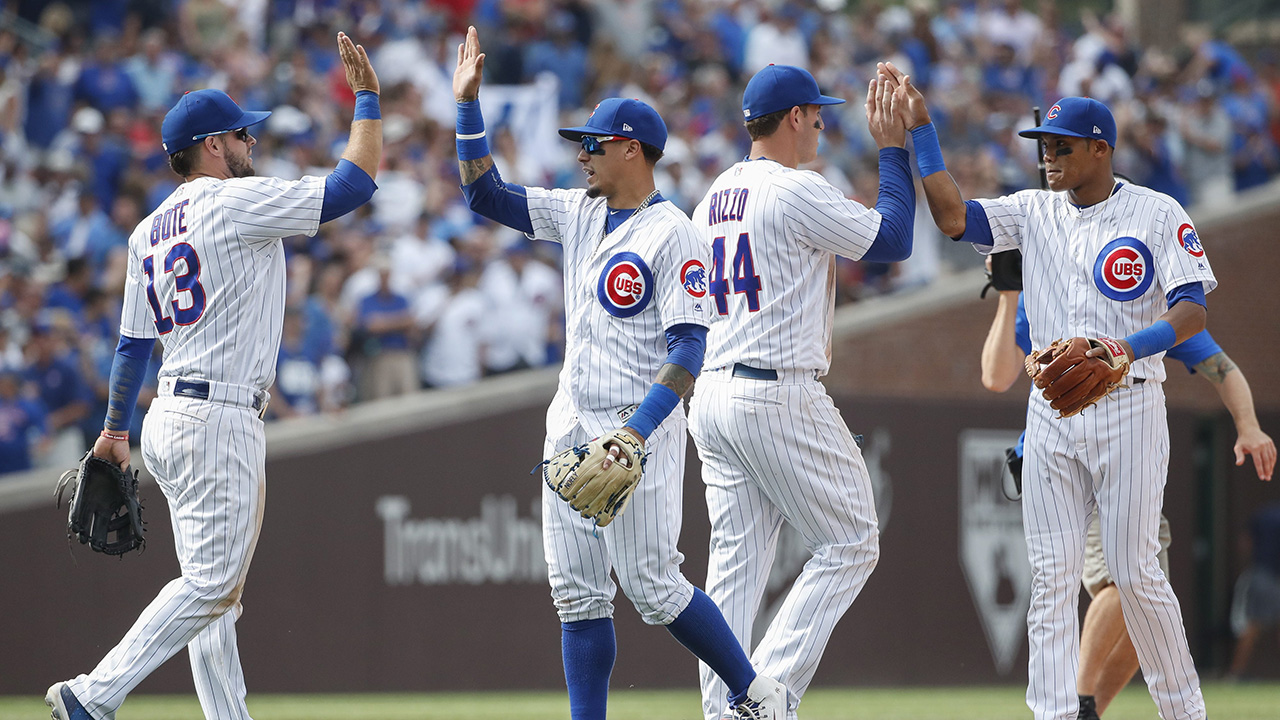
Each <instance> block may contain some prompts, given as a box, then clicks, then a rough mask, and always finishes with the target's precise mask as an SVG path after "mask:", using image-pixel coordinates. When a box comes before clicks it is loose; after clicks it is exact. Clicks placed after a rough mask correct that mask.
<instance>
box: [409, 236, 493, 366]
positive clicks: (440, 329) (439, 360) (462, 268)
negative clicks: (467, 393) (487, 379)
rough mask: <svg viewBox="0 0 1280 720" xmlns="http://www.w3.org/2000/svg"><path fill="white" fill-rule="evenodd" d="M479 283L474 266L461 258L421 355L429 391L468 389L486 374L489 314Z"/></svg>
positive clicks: (478, 272) (478, 275)
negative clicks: (452, 388) (445, 388)
mask: <svg viewBox="0 0 1280 720" xmlns="http://www.w3.org/2000/svg"><path fill="white" fill-rule="evenodd" d="M479 281H480V271H479V269H478V268H477V267H476V266H475V264H474V263H472V262H470V261H469V260H465V259H461V258H460V259H459V260H458V263H457V265H455V266H454V271H453V274H452V276H451V277H450V278H449V296H448V298H447V299H445V301H444V303H443V307H442V308H441V310H440V313H439V319H437V320H436V321H435V323H434V324H433V325H432V326H431V327H430V328H429V329H430V331H431V337H430V339H429V340H428V341H427V344H426V347H425V348H424V349H423V353H422V378H423V380H424V381H425V382H426V384H427V386H428V387H454V386H457V385H466V384H467V383H473V382H475V381H477V380H479V379H480V377H481V375H482V374H483V368H484V365H483V362H482V358H483V357H484V342H485V333H484V332H483V329H484V323H485V321H486V319H487V318H488V317H489V313H490V310H489V303H488V302H487V301H486V300H485V297H484V294H483V293H482V292H480V291H479V290H477V289H476V285H477V284H478V283H479Z"/></svg>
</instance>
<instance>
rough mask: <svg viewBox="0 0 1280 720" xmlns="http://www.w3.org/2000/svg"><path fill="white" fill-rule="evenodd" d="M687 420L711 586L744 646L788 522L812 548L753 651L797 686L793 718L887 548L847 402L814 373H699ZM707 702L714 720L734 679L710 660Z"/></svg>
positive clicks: (762, 664)
mask: <svg viewBox="0 0 1280 720" xmlns="http://www.w3.org/2000/svg"><path fill="white" fill-rule="evenodd" d="M690 428H691V429H692V432H693V438H694V442H695V443H696V444H697V446H698V454H699V457H701V459H702V477H703V481H704V482H705V483H706V486H707V508H708V510H709V512H710V515H711V557H710V562H709V567H708V569H707V594H708V595H709V596H710V597H711V599H712V600H714V601H715V602H716V604H717V605H719V606H720V609H721V610H722V611H723V612H724V616H725V620H726V621H727V622H728V623H729V627H730V628H731V629H732V630H733V632H734V634H735V635H736V636H737V638H738V640H739V641H740V642H741V643H742V645H743V647H744V648H750V647H751V642H752V639H753V638H752V637H751V630H752V625H753V623H754V621H755V616H756V613H757V612H758V611H759V607H760V600H761V598H762V596H763V594H764V591H765V585H766V581H767V580H768V577H769V570H770V567H771V566H772V565H773V558H774V553H775V551H776V550H777V539H778V531H779V530H780V529H781V527H782V523H783V521H784V520H785V521H786V522H788V523H789V524H791V526H792V527H794V528H795V529H796V530H797V531H798V532H799V533H800V535H801V536H802V537H803V539H804V543H805V547H806V548H807V549H808V550H809V552H810V553H812V557H811V558H810V559H809V560H808V562H806V563H805V565H804V569H803V570H802V571H801V572H800V575H799V577H798V578H796V581H795V583H794V584H793V586H792V588H791V591H790V592H789V593H788V594H787V598H786V600H785V601H784V602H783V604H782V607H781V608H780V609H779V611H778V614H777V616H776V617H775V618H774V620H773V622H772V623H771V624H770V625H769V628H768V630H767V631H766V632H765V636H764V637H763V638H762V639H761V640H760V644H759V645H758V646H757V647H756V649H755V652H754V653H752V654H751V660H752V664H753V665H754V666H755V667H756V670H757V671H758V672H760V673H761V674H763V675H767V676H769V677H772V678H775V679H777V680H780V681H781V682H783V683H784V684H786V686H787V689H788V690H789V691H790V693H791V697H790V698H789V702H788V705H789V707H788V717H791V718H794V717H795V713H796V707H797V705H798V704H799V700H800V697H801V696H802V695H804V692H805V690H806V689H807V688H808V687H809V683H810V681H812V680H813V675H814V673H815V672H816V671H817V669H818V662H819V660H821V659H822V653H823V651H824V650H825V649H826V646H827V641H828V639H829V638H830V637H831V633H832V631H833V630H834V629H835V626H836V623H837V622H838V621H839V620H840V618H841V617H842V616H843V615H844V613H845V611H847V610H848V609H849V606H850V605H851V604H853V601H854V599H855V598H856V597H857V596H858V593H860V592H861V591H862V588H863V587H864V586H865V585H866V582H867V579H868V578H869V577H870V575H871V572H872V570H874V569H875V566H876V562H877V561H878V559H879V556H880V546H879V529H878V527H877V524H876V511H875V500H874V498H873V496H872V492H871V479H870V477H869V476H868V474H867V467H866V464H865V463H864V462H863V460H862V452H861V451H860V450H859V449H858V447H857V445H856V444H855V443H854V441H853V435H852V434H851V433H850V432H849V429H848V427H847V426H846V425H845V423H844V420H843V418H841V416H840V411H839V410H837V409H836V407H835V404H834V403H833V402H832V401H831V397H830V396H829V395H827V392H826V389H825V388H824V387H823V385H822V384H821V383H819V382H818V381H817V380H814V379H813V374H812V373H809V374H808V375H807V378H806V377H805V376H804V375H802V374H795V375H791V376H784V377H783V378H782V380H781V381H769V380H753V379H749V378H740V377H733V376H732V375H731V374H730V373H728V372H723V371H720V372H717V371H711V372H704V373H703V374H702V376H701V377H700V378H698V384H697V391H696V392H695V393H694V396H693V401H692V403H691V414H690ZM700 670H701V676H702V678H701V679H702V697H703V712H704V714H705V716H706V717H707V718H714V719H716V720H719V718H720V717H721V714H722V713H723V712H724V709H725V706H726V702H725V700H726V697H727V692H728V688H727V687H726V686H725V684H724V683H723V682H721V681H720V679H719V678H718V677H716V675H715V673H714V672H712V671H711V669H710V668H709V667H707V666H706V665H705V664H702V665H700Z"/></svg>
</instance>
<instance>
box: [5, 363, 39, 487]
mask: <svg viewBox="0 0 1280 720" xmlns="http://www.w3.org/2000/svg"><path fill="white" fill-rule="evenodd" d="M21 389H22V386H21V377H20V376H19V374H18V372H17V371H16V370H13V369H0V473H7V472H18V471H21V470H30V469H31V467H32V462H31V456H32V452H31V451H32V448H33V447H36V446H38V445H41V444H43V443H44V442H45V434H46V432H47V430H46V428H47V426H46V416H45V412H44V409H43V408H42V407H41V406H40V402H39V401H37V400H32V399H30V398H25V397H23V396H22V394H21ZM38 452H39V451H38Z"/></svg>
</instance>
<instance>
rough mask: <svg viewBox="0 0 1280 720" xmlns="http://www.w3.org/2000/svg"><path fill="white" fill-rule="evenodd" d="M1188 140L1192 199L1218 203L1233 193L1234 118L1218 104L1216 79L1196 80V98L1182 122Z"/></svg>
mask: <svg viewBox="0 0 1280 720" xmlns="http://www.w3.org/2000/svg"><path fill="white" fill-rule="evenodd" d="M1178 129H1179V131H1180V132H1181V133H1182V139H1183V141H1184V142H1185V143H1186V144H1187V160H1186V168H1187V178H1188V179H1189V180H1190V185H1191V201H1192V202H1193V203H1195V204H1197V205H1200V204H1206V203H1216V202H1220V201H1222V200H1225V199H1227V198H1228V197H1230V196H1231V191H1232V183H1233V179H1232V177H1231V169H1232V168H1231V135H1232V130H1231V118H1229V117H1227V113H1226V112H1225V111H1224V110H1223V109H1222V108H1221V107H1220V106H1219V105H1218V102H1217V93H1216V91H1215V90H1214V87H1213V83H1212V82H1210V81H1208V80H1201V81H1200V82H1199V83H1197V84H1196V97H1195V101H1194V102H1193V103H1192V104H1190V105H1189V106H1187V108H1186V110H1185V111H1184V112H1183V115H1182V118H1181V121H1180V123H1179V126H1178Z"/></svg>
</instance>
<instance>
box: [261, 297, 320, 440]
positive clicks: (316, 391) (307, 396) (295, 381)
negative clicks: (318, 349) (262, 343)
mask: <svg viewBox="0 0 1280 720" xmlns="http://www.w3.org/2000/svg"><path fill="white" fill-rule="evenodd" d="M302 328H303V319H302V312H301V311H299V310H297V309H295V308H286V309H285V312H284V326H283V329H282V331H281V335H280V355H279V360H278V361H277V362H276V382H275V386H274V387H273V388H271V404H270V405H269V406H268V408H269V410H270V412H271V414H272V415H273V416H274V417H278V418H288V417H297V416H298V415H313V414H315V413H316V412H318V411H319V410H320V393H321V383H320V358H318V357H315V356H313V355H311V354H310V353H308V352H307V344H306V339H305V337H304V335H303V332H302Z"/></svg>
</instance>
